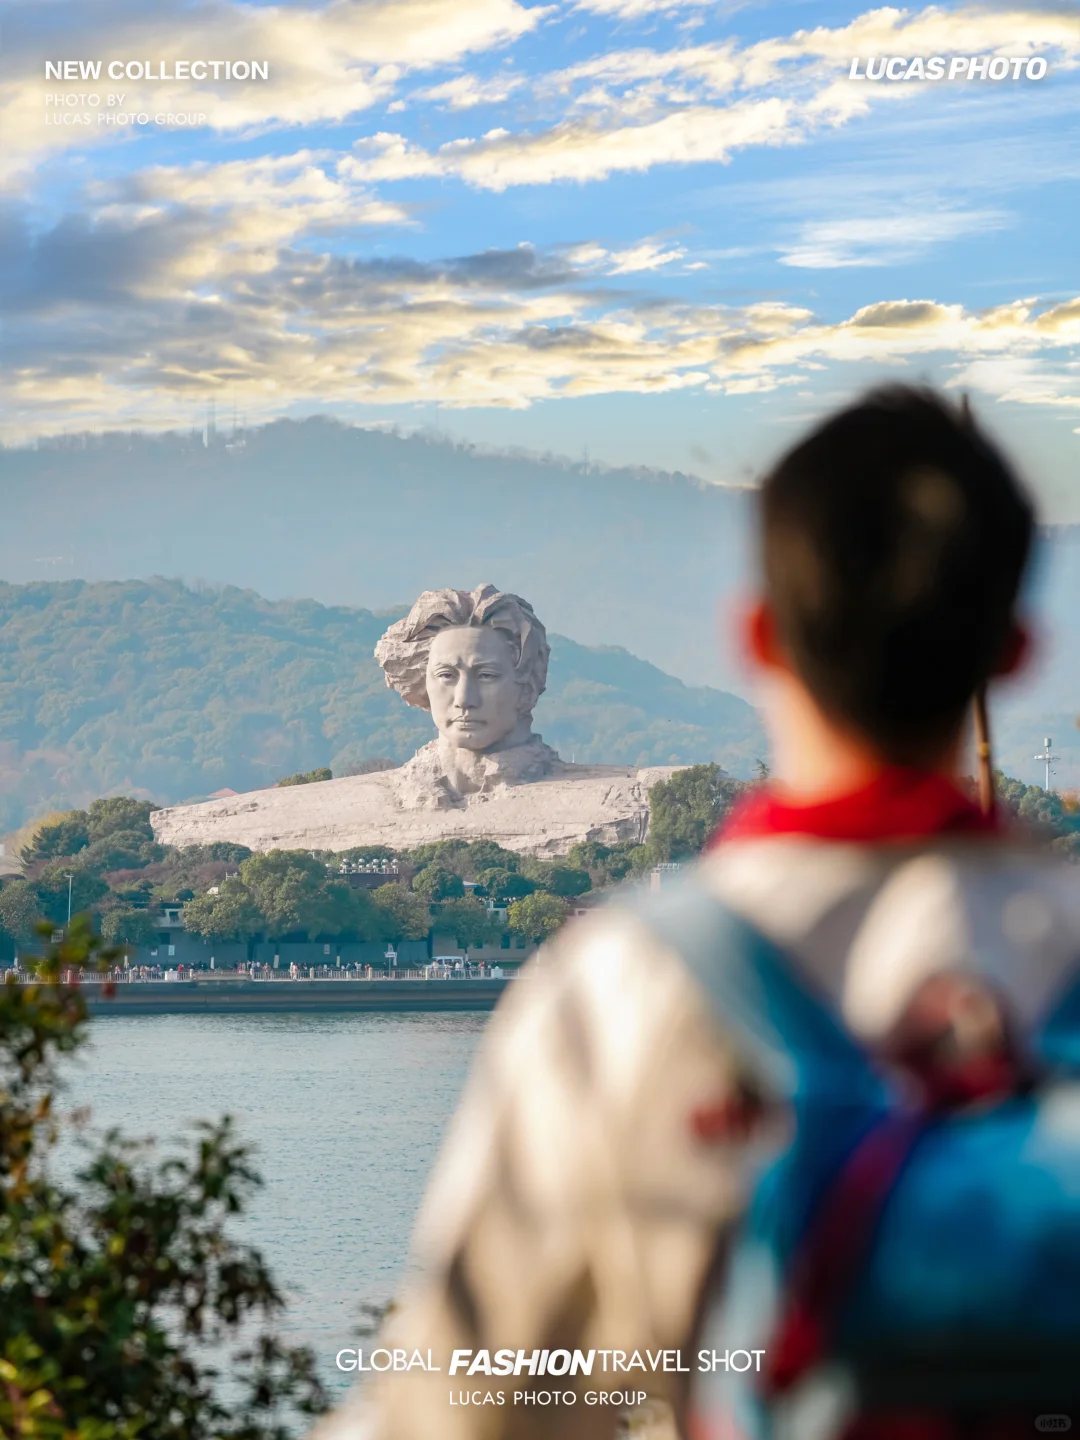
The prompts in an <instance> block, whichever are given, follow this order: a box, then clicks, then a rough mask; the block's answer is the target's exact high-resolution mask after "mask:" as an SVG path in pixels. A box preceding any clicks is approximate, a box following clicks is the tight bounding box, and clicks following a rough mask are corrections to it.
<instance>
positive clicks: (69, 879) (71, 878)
mask: <svg viewBox="0 0 1080 1440" xmlns="http://www.w3.org/2000/svg"><path fill="white" fill-rule="evenodd" d="M64 878H65V879H66V880H67V882H68V929H69V930H70V929H71V887H72V885H73V884H74V881H75V876H74V875H73V874H72V873H71V872H70V871H68V873H67V874H66V875H65V877H64Z"/></svg>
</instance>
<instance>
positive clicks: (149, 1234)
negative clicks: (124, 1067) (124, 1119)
mask: <svg viewBox="0 0 1080 1440" xmlns="http://www.w3.org/2000/svg"><path fill="white" fill-rule="evenodd" d="M112 959H115V952H110V951H108V950H107V949H105V948H103V947H102V944H101V941H100V940H99V939H98V938H97V937H96V936H95V935H94V934H93V932H92V930H91V929H90V927H89V924H88V923H87V922H86V921H85V920H81V919H80V920H78V921H76V923H75V924H74V925H73V926H72V928H71V933H70V934H69V935H68V937H67V938H66V939H65V940H64V942H63V944H62V945H60V946H54V947H51V948H50V950H49V951H48V953H47V954H46V956H45V957H43V959H42V960H41V962H40V964H39V966H38V975H37V980H36V982H35V983H34V984H30V985H4V986H0V1276H2V1281H3V1303H2V1304H0V1381H2V1383H0V1435H3V1436H6V1437H10V1440H286V1437H287V1436H290V1435H293V1434H296V1433H298V1430H299V1429H301V1428H303V1429H306V1428H307V1423H308V1420H309V1418H310V1417H311V1416H314V1415H316V1414H319V1413H321V1412H322V1411H323V1410H325V1409H326V1407H327V1402H326V1397H325V1394H324V1392H323V1390H322V1387H321V1385H320V1383H319V1380H318V1378H317V1376H316V1373H315V1366H314V1359H313V1357H312V1355H311V1353H310V1352H309V1351H307V1350H303V1349H295V1348H289V1347H287V1346H285V1345H283V1344H282V1343H281V1341H280V1340H279V1339H278V1338H276V1334H275V1328H276V1322H277V1321H278V1318H279V1317H280V1315H281V1313H282V1310H283V1301H282V1297H281V1295H280V1292H279V1291H278V1289H277V1286H276V1285H275V1283H274V1280H273V1276H272V1275H271V1273H270V1271H269V1270H268V1268H267V1266H266V1264H265V1262H264V1261H263V1259H262V1257H261V1255H260V1254H259V1252H258V1251H257V1250H255V1249H253V1248H251V1247H249V1246H246V1245H243V1244H240V1243H239V1242H238V1241H237V1240H236V1239H235V1237H234V1235H233V1233H232V1224H233V1222H234V1220H235V1218H236V1217H238V1216H240V1215H241V1214H242V1213H243V1211H244V1209H245V1208H246V1206H247V1204H248V1201H249V1199H250V1196H251V1194H252V1193H253V1191H254V1190H255V1188H256V1187H257V1186H258V1185H259V1183H260V1182H259V1177H258V1175H257V1174H256V1172H255V1171H254V1169H253V1168H252V1165H251V1158H250V1154H249V1152H248V1150H247V1148H246V1147H245V1146H244V1145H243V1144H241V1143H240V1142H239V1141H238V1139H237V1137H236V1135H235V1132H234V1130H233V1127H232V1124H231V1122H230V1121H229V1120H228V1119H227V1118H226V1119H224V1120H222V1121H220V1122H218V1123H217V1124H204V1125H201V1126H199V1127H198V1129H197V1131H196V1134H195V1136H194V1137H193V1139H192V1140H191V1141H189V1142H188V1143H187V1144H186V1145H185V1146H184V1148H183V1149H181V1151H180V1152H179V1153H177V1154H173V1155H169V1156H167V1157H165V1158H157V1157H156V1156H155V1154H154V1152H153V1150H152V1148H151V1147H149V1146H148V1145H147V1144H145V1143H141V1144H140V1143H134V1142H131V1141H129V1140H126V1139H125V1138H124V1137H123V1136H122V1135H121V1134H119V1133H118V1132H116V1131H110V1132H109V1133H108V1134H106V1135H105V1136H104V1137H103V1138H99V1139H93V1138H91V1137H89V1136H84V1148H85V1155H86V1158H85V1161H84V1163H83V1165H82V1167H81V1169H80V1170H79V1172H78V1173H77V1175H76V1176H75V1177H74V1178H73V1179H72V1180H70V1181H67V1182H65V1183H60V1182H59V1181H57V1180H56V1179H55V1178H54V1173H55V1169H56V1167H55V1166H52V1165H50V1164H49V1158H50V1152H51V1151H52V1149H53V1146H54V1145H55V1143H56V1139H57V1126H56V1122H55V1103H54V1094H55V1090H56V1086H57V1081H58V1071H59V1064H60V1061H61V1060H62V1057H64V1056H67V1055H70V1054H71V1053H73V1052H74V1051H76V1050H78V1049H79V1047H80V1046H81V1045H82V1044H83V1043H84V1042H85V1040H86V1017H87V1011H86V1005H85V1001H84V1000H83V997H82V994H81V992H80V988H79V987H78V986H71V985H65V984H62V983H60V975H61V973H62V971H63V970H66V969H67V968H69V967H82V966H95V965H97V964H99V963H101V962H102V961H109V960H112ZM222 1359H224V1360H225V1361H226V1367H225V1368H226V1369H227V1372H228V1381H229V1384H230V1386H231V1387H232V1389H233V1396H232V1397H231V1398H232V1403H227V1402H226V1400H225V1398H224V1397H223V1386H222V1380H223V1375H222V1372H221V1368H220V1361H221V1360H222Z"/></svg>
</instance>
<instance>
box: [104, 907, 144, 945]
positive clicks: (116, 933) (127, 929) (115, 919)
mask: <svg viewBox="0 0 1080 1440" xmlns="http://www.w3.org/2000/svg"><path fill="white" fill-rule="evenodd" d="M154 935H155V931H154V921H153V917H152V916H151V915H149V914H148V913H147V912H146V911H145V910H136V909H135V908H134V907H133V906H130V905H117V906H116V907H115V909H112V910H107V911H106V912H105V914H104V915H103V916H102V919H101V938H102V939H103V940H104V941H105V942H106V944H109V945H116V946H133V947H136V948H137V947H138V946H140V945H152V944H153V943H154Z"/></svg>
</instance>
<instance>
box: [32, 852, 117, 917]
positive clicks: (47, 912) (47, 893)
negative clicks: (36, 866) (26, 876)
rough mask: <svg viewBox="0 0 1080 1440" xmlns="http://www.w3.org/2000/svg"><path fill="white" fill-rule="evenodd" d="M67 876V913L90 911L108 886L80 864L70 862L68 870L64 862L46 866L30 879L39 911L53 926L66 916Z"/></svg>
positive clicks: (104, 894) (107, 889)
mask: <svg viewBox="0 0 1080 1440" xmlns="http://www.w3.org/2000/svg"><path fill="white" fill-rule="evenodd" d="M69 875H70V876H71V877H72V879H71V888H70V898H71V913H72V915H78V914H81V913H82V912H83V911H86V910H92V909H93V907H94V906H95V905H96V904H97V902H98V901H99V900H101V899H103V898H104V897H105V896H106V895H108V893H109V887H108V885H106V883H105V881H104V880H102V878H101V876H100V875H95V874H94V873H93V871H91V870H84V869H82V867H81V866H78V865H73V866H72V867H71V869H70V870H69V869H68V868H67V867H66V866H64V865H49V866H47V867H46V869H44V870H43V871H42V872H41V874H40V875H39V876H38V877H37V879H36V880H33V881H31V882H30V883H31V884H32V885H33V888H34V893H35V894H36V895H37V899H38V905H39V906H40V908H41V914H42V916H43V917H44V918H45V919H46V920H51V921H52V923H53V924H54V925H66V924H67V918H68V876H69Z"/></svg>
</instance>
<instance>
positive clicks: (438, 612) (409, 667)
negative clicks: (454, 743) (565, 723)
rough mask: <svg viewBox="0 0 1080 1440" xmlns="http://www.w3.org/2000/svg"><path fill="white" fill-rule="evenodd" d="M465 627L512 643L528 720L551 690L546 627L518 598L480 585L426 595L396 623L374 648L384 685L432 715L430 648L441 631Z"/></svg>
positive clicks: (426, 592) (530, 608)
mask: <svg viewBox="0 0 1080 1440" xmlns="http://www.w3.org/2000/svg"><path fill="white" fill-rule="evenodd" d="M462 625H490V626H491V627H492V629H494V630H499V631H501V632H502V633H503V634H504V635H505V636H506V638H507V639H508V640H509V641H510V644H511V647H512V649H513V653H514V664H515V672H516V674H515V678H516V680H517V683H518V685H519V686H520V688H521V699H520V709H521V713H522V714H523V715H527V714H528V713H529V712H530V711H531V710H532V708H533V706H534V705H535V704H536V702H537V700H539V699H540V696H541V695H542V694H543V693H544V688H545V686H546V685H547V667H548V656H549V654H550V653H551V652H550V648H549V646H548V643H547V635H546V632H545V630H544V627H543V625H541V624H540V621H539V620H538V619H537V618H536V616H535V614H534V613H533V608H532V606H531V605H530V604H529V602H528V601H527V600H522V598H521V596H520V595H511V594H510V593H509V592H508V591H505V590H496V588H495V586H494V585H478V586H477V588H476V589H475V590H473V591H471V592H470V591H468V590H425V591H424V593H423V594H422V595H421V596H420V598H419V600H417V602H416V604H415V605H414V606H413V607H412V609H411V610H410V611H409V613H408V615H406V616H405V618H404V619H403V620H397V621H395V622H394V624H393V625H391V626H390V628H389V630H387V632H386V634H385V635H384V636H383V637H382V639H381V640H380V641H379V643H378V645H376V646H375V659H376V660H377V661H378V662H379V664H380V665H381V666H382V668H383V671H384V673H385V675H386V683H387V685H389V686H390V687H391V688H392V689H394V690H396V691H397V692H398V694H399V695H400V696H401V697H402V699H403V700H404V701H405V703H406V704H407V705H418V706H420V707H421V709H424V710H427V709H429V708H430V707H429V705H428V697H427V663H428V654H429V653H430V650H431V642H432V640H433V639H434V638H435V636H436V635H437V634H438V632H439V631H440V630H448V629H451V628H453V627H456V626H462Z"/></svg>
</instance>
